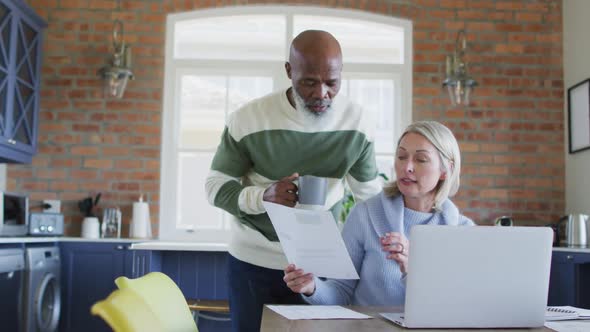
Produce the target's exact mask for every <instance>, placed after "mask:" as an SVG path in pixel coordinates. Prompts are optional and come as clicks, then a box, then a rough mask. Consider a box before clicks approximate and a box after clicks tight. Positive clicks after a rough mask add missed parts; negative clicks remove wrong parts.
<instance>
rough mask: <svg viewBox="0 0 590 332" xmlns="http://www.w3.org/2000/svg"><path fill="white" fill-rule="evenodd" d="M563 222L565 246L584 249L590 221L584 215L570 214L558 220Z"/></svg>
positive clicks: (589, 229) (589, 230) (586, 243)
mask: <svg viewBox="0 0 590 332" xmlns="http://www.w3.org/2000/svg"><path fill="white" fill-rule="evenodd" d="M562 221H565V222H566V224H565V244H566V245H567V246H568V247H586V246H587V245H588V233H590V219H589V217H588V215H586V214H570V215H567V216H564V217H563V218H561V219H559V222H560V223H561V222H562Z"/></svg>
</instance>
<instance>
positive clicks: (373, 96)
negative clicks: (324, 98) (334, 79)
mask: <svg viewBox="0 0 590 332" xmlns="http://www.w3.org/2000/svg"><path fill="white" fill-rule="evenodd" d="M345 81H346V87H347V88H348V91H342V92H344V93H347V94H348V98H350V100H353V101H355V102H357V103H359V104H360V105H362V107H363V108H364V109H365V110H366V111H369V112H371V113H373V117H374V118H375V119H376V120H377V128H376V132H375V151H376V152H377V153H393V151H394V148H395V137H394V119H395V116H394V114H395V109H394V86H393V80H377V79H348V80H345Z"/></svg>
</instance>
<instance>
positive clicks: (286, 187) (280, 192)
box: [262, 173, 299, 207]
mask: <svg viewBox="0 0 590 332" xmlns="http://www.w3.org/2000/svg"><path fill="white" fill-rule="evenodd" d="M298 177H299V173H293V174H291V175H290V176H287V177H284V178H282V179H280V180H279V181H278V182H275V183H273V184H271V185H270V187H268V188H266V190H265V191H264V195H263V196H262V200H263V201H265V202H271V203H276V204H281V205H285V206H288V207H294V206H295V204H297V200H298V198H297V186H296V185H295V184H294V183H293V181H295V180H297V178H298Z"/></svg>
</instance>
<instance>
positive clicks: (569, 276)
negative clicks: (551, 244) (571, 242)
mask: <svg viewBox="0 0 590 332" xmlns="http://www.w3.org/2000/svg"><path fill="white" fill-rule="evenodd" d="M589 285H590V253H585V252H577V251H554V252H553V256H552V260H551V275H550V279H549V297H548V300H547V304H548V305H550V306H563V305H571V306H575V307H581V308H586V309H590V286H589Z"/></svg>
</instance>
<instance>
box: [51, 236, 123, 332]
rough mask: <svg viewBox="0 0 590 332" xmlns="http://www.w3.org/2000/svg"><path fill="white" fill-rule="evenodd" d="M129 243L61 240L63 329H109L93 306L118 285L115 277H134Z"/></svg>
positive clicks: (61, 328)
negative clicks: (91, 309) (94, 313)
mask: <svg viewBox="0 0 590 332" xmlns="http://www.w3.org/2000/svg"><path fill="white" fill-rule="evenodd" d="M128 246H129V244H127V243H104V242H102V243H101V242H62V243H61V244H60V249H61V256H62V311H61V319H60V329H59V330H60V331H88V332H91V331H110V329H109V328H108V327H107V325H106V324H105V323H104V322H103V320H102V319H100V318H98V317H95V316H92V315H91V314H90V307H91V306H92V305H93V304H94V303H95V302H97V301H99V300H102V299H104V298H106V297H107V296H108V295H109V294H110V293H111V292H112V291H114V290H115V289H116V285H115V282H114V281H115V279H116V278H117V277H119V276H127V277H131V274H132V272H131V270H132V252H131V251H130V250H129V249H128Z"/></svg>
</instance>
